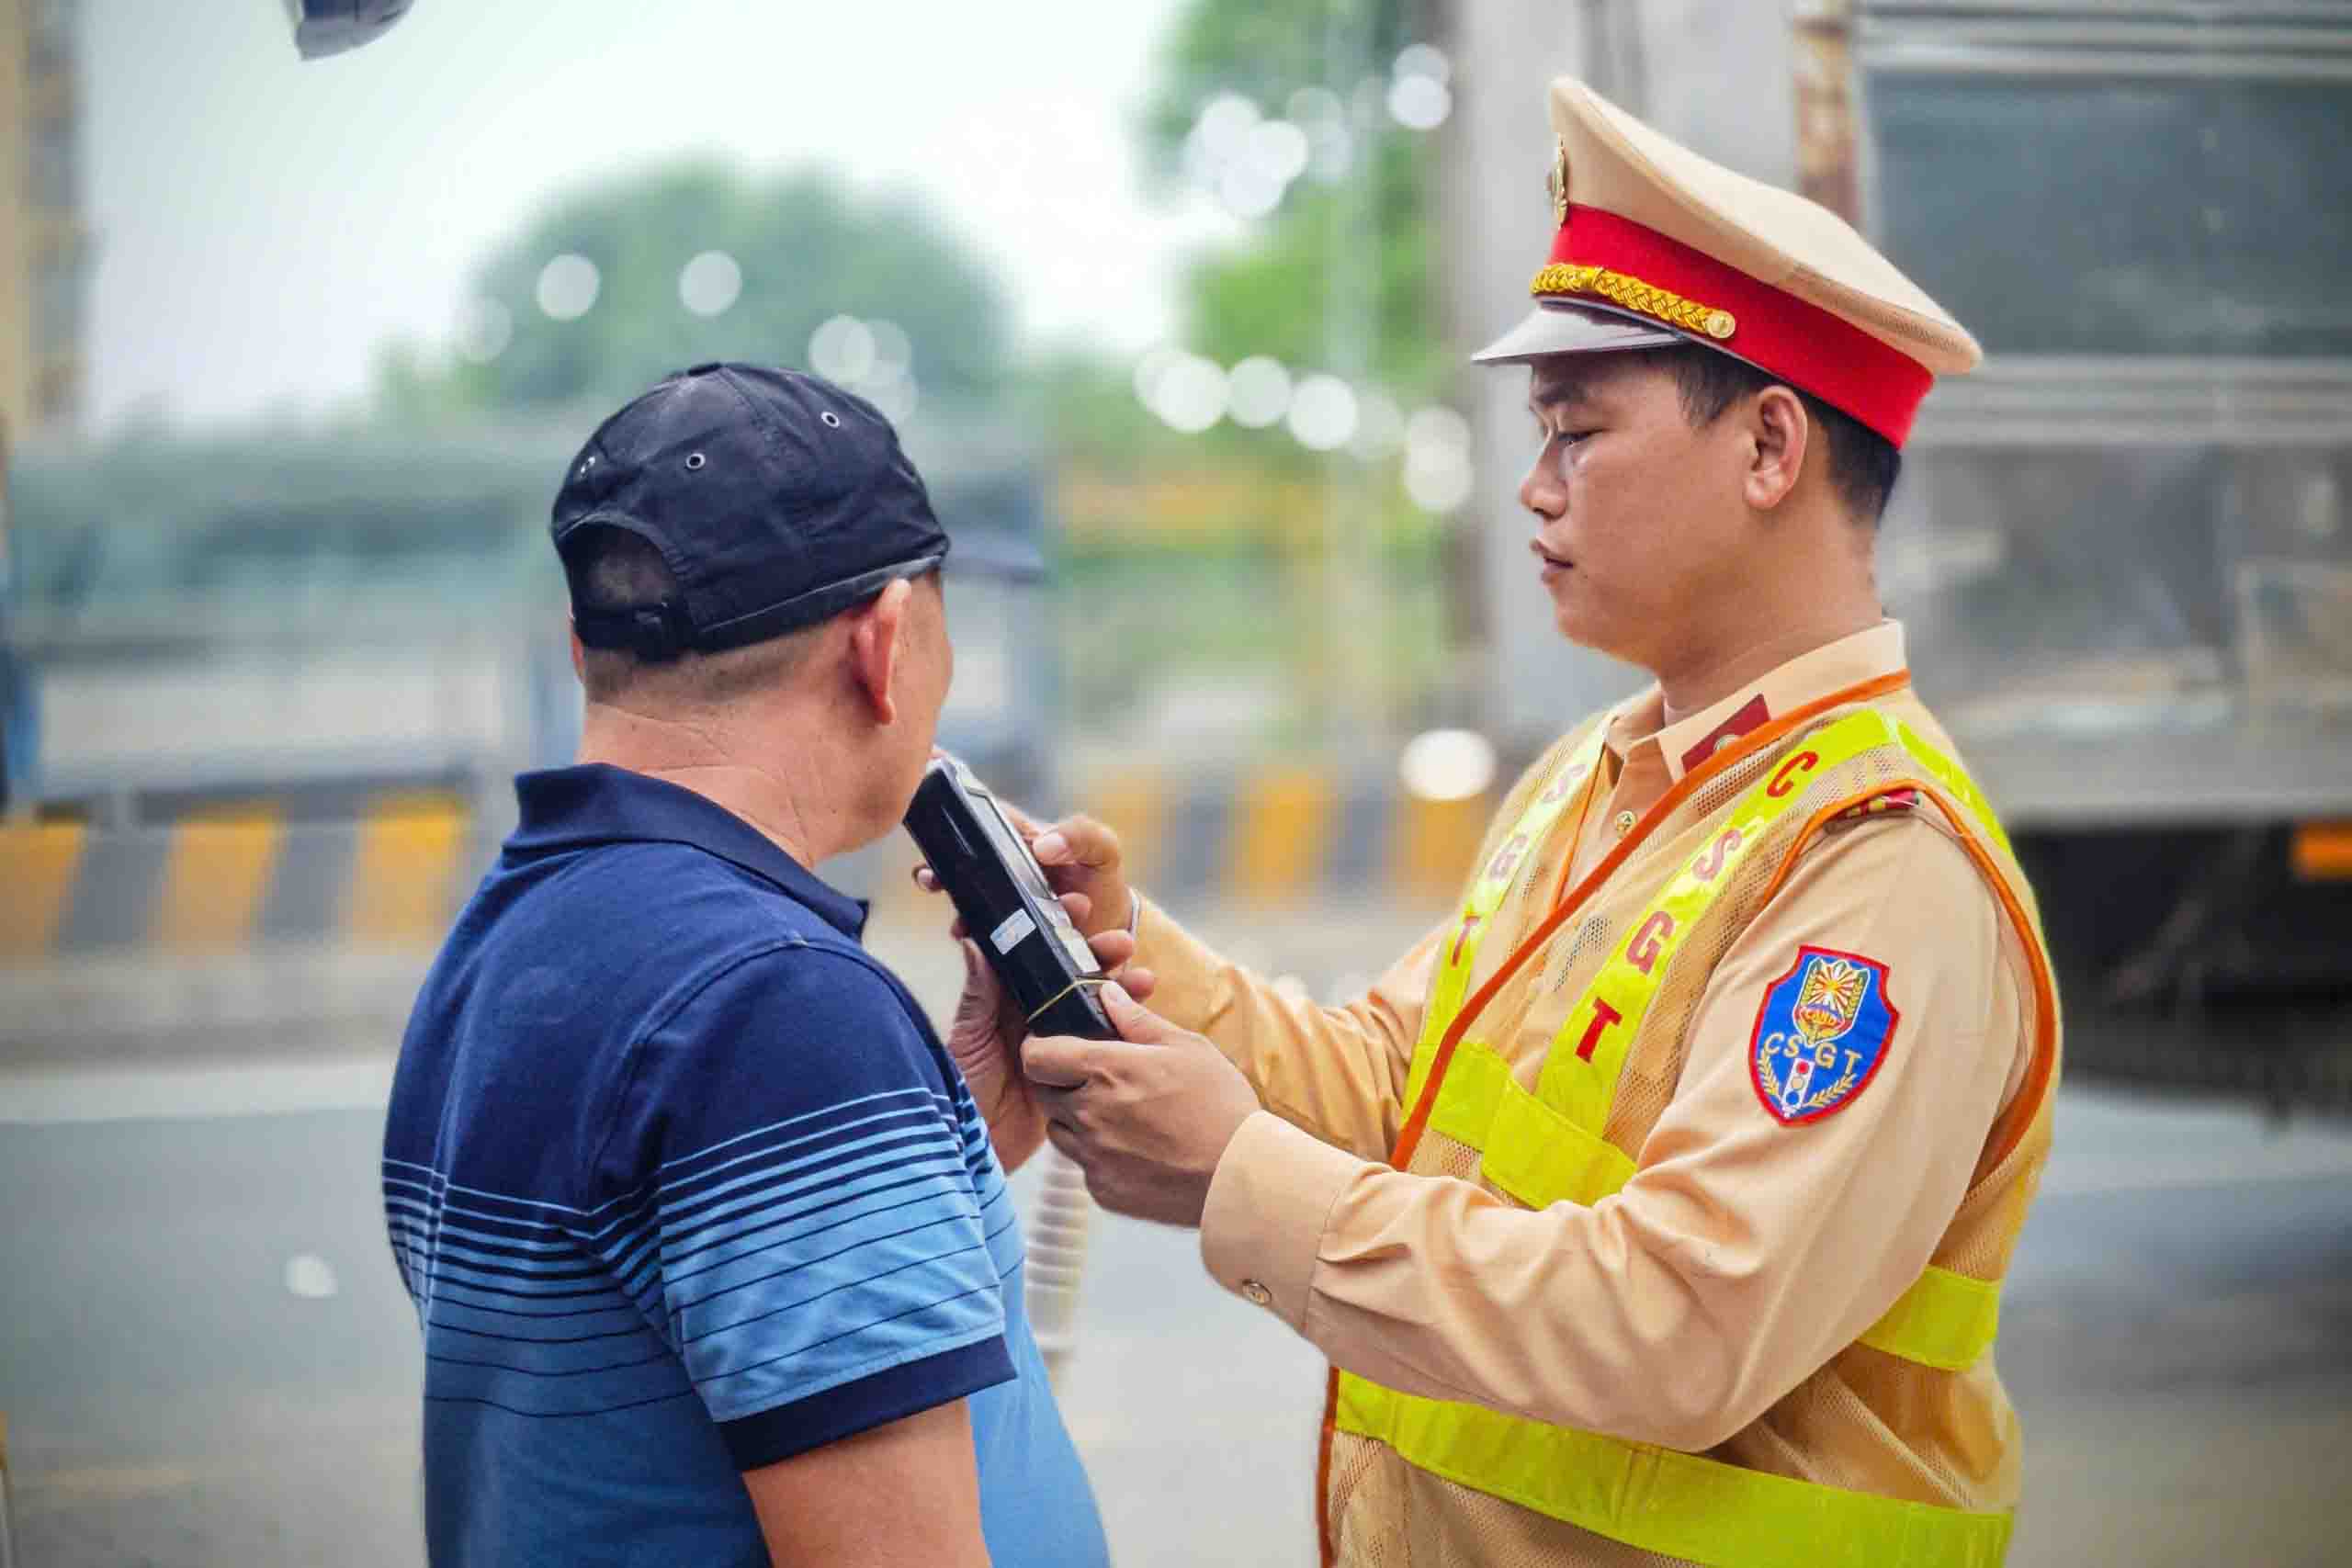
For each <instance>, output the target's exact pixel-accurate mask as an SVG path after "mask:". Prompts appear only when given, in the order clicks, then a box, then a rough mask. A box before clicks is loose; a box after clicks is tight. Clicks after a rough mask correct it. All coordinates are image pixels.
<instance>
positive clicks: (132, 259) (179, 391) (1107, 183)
mask: <svg viewBox="0 0 2352 1568" xmlns="http://www.w3.org/2000/svg"><path fill="white" fill-rule="evenodd" d="M1176 4H1177V0H1118V3H1104V0H1023V4H1022V5H1019V6H975V5H971V4H968V3H965V4H946V3H944V0H865V3H863V4H857V3H853V4H831V5H823V6H818V5H809V4H801V3H797V0H756V3H755V0H417V5H416V8H415V10H414V12H413V14H412V15H411V16H410V17H409V18H408V19H407V20H406V21H404V22H402V23H401V25H400V26H399V27H398V28H395V29H394V30H393V31H392V32H391V33H390V34H389V35H388V36H387V37H385V38H384V39H382V40H380V41H379V42H378V43H376V44H373V45H371V46H369V47H368V48H367V49H365V50H362V51H358V52H356V53H354V54H348V55H344V56H340V57H337V58H334V59H331V60H326V61H321V62H311V63H308V64H304V63H301V62H299V61H298V60H297V59H296V57H295V54H294V50H293V45H292V43H291V41H290V39H288V36H287V31H286V23H285V7H284V5H283V3H282V0H84V7H83V17H84V21H83V45H84V56H83V81H84V85H85V93H86V99H85V102H86V108H85V134H86V138H87V141H86V143H85V151H86V163H85V189H86V192H87V204H88V209H89V216H90V220H91V223H92V227H93V228H94V230H95V231H96V237H97V270H96V280H95V284H94V290H93V297H92V322H91V337H92V343H91V349H92V355H91V358H92V365H91V400H90V414H91V421H90V423H91V425H92V427H93V428H95V429H97V430H101V431H102V430H104V429H105V428H106V427H107V425H109V424H111V423H114V422H116V421H118V420H119V419H120V418H121V417H123V415H124V414H125V413H126V412H130V411H133V410H141V409H153V410H155V411H157V412H164V413H165V414H167V415H168V416H169V417H172V418H174V419H177V420H182V421H188V422H196V423H213V422H220V421H232V420H237V419H242V418H245V417H249V416H252V415H254V414H256V413H260V412H278V411H282V410H287V409H299V408H305V407H322V406H327V405H332V404H333V403H334V402H337V401H339V400H348V399H351V398H353V397H356V396H357V395H359V394H360V393H361V392H362V391H363V390H364V389H365V387H366V384H367V379H368V367H369V364H370V360H371V355H372V353H373V351H374V349H375V348H376V346H377V345H378V344H380V343H381V342H383V341H384V340H385V339H387V338H389V337H393V336H402V335H405V336H411V337H418V338H423V339H425V340H428V341H434V342H446V341H447V339H448V338H449V336H450V335H451V333H453V331H454V329H455V325H456V321H457V318H458V308H459V305H460V302H461V299H462V296H463V292H464V288H463V286H464V283H465V280H466V277H467V275H468V272H469V268H470V267H471V265H473V263H474V262H475V261H476V260H477V259H478V258H480V257H481V255H482V254H484V253H485V252H486V251H488V250H489V249H491V248H492V246H493V245H494V244H495V243H497V242H498V241H499V240H500V239H501V238H503V237H504V236H505V235H507V234H509V233H511V232H512V231H515V229H517V228H518V227H520V226H521V224H522V223H523V222H524V221H526V220H527V218H528V217H529V216H530V214H531V213H532V212H534V211H535V210H536V209H537V207H538V206H539V205H540V203H541V202H543V201H544V200H545V199H546V198H547V197H548V196H549V195H550V194H551V193H553V192H556V191H558V190H560V189H562V188H564V187H565V186H570V185H572V184H574V183H576V182H579V181H582V180H584V179H594V178H600V177H603V176H605V175H610V174H612V173H614V172H615V171H617V170H621V169H625V168H627V167H629V166H631V165H634V164H643V163H646V162H649V161H653V160H658V159H661V158H663V157H667V156H671V155H674V154H676V153H679V152H689V151H694V152H722V153H727V154H730V155H733V156H735V157H738V158H741V159H743V160H745V161H747V162H749V163H751V164H754V165H756V166H761V167H774V166H779V165H785V164H797V163H802V162H809V161H816V162H821V163H824V164H830V165H831V166H832V167H833V168H835V169H837V170H838V171H840V172H841V173H842V175H844V176H846V177H847V178H848V179H850V180H851V181H853V182H854V183H856V184H858V185H861V186H874V185H904V186H911V187H913V188H915V189H917V190H919V191H921V192H922V193H923V194H924V195H925V196H927V197H930V198H931V199H933V201H934V202H936V203H937V204H938V205H939V206H940V207H941V208H943V209H945V211H946V212H947V213H948V215H949V217H950V219H951V220H952V221H953V222H954V223H955V224H956V226H957V227H958V228H959V229H961V230H962V231H964V232H965V233H966V234H967V235H968V236H970V237H971V238H972V239H973V240H975V241H976V242H977V243H979V245H980V246H981V247H982V248H983V249H984V250H985V251H986V252H987V253H989V254H991V255H992V256H993V257H994V258H995V259H996V261H997V263H998V265H1000V266H1001V269H1002V271H1003V273H1004V275H1005V276H1006V278H1007V280H1008V281H1009V282H1010V283H1011V284H1012V287H1013V289H1014V293H1015V295H1016V298H1017V299H1018V301H1019V304H1020V307H1021V310H1022V325H1023V329H1024V332H1025V333H1027V334H1028V335H1029V337H1030V340H1031V341H1033V342H1034V341H1035V340H1036V339H1037V338H1038V337H1039V336H1056V335H1062V334H1069V333H1081V334H1084V335H1085V336H1087V337H1088V338H1090V339H1091V340H1093V341H1094V342H1096V343H1097V344H1109V345H1115V346H1119V347H1125V348H1141V347H1143V346H1145V345H1147V344H1149V343H1151V342H1153V341H1155V340H1156V339H1158V338H1159V337H1160V336H1162V335H1164V333H1166V332H1167V330H1168V326H1169V321H1170V302H1169V301H1170V294H1169V288H1170V280H1171V278H1172V276H1173V275H1174V271H1175V267H1176V265H1177V264H1178V263H1179V262H1180V261H1181V260H1182V256H1183V255H1184V254H1186V252H1187V251H1188V250H1189V249H1191V248H1193V247H1194V246H1197V245H1198V244H1199V243H1202V242H1203V241H1204V240H1207V239H1212V238H1216V237H1221V236H1224V235H1227V234H1229V233H1230V232H1232V226H1231V220H1227V219H1226V218H1223V217H1222V216H1220V215H1218V214H1217V213H1216V211H1215V210H1214V209H1211V208H1210V207H1209V206H1208V204H1207V203H1205V202H1204V201H1200V200H1195V201H1193V202H1192V203H1189V204H1187V205H1185V206H1183V207H1182V208H1181V209H1178V208H1170V207H1167V206H1162V205H1158V204H1154V203H1149V202H1147V200H1146V199H1145V197H1144V195H1143V193H1142V191H1141V190H1140V188H1139V179H1138V171H1137V168H1136V155H1135V137H1134V133H1133V130H1132V118H1133V115H1134V112H1135V107H1136V105H1137V104H1138V103H1139V102H1140V99H1141V96H1142V95H1143V93H1144V90H1145V88H1146V85H1147V84H1148V80H1149V73H1150V70H1151V66H1152V62H1153V58H1154V51H1155V48H1156V46H1157V44H1158V41H1159V37H1160V34H1161V33H1162V31H1163V30H1164V28H1166V26H1167V24H1168V22H1169V19H1170V14H1171V13H1172V12H1173V11H1174V9H1175V8H1176ZM681 246H682V248H681V254H680V255H681V261H683V260H684V257H685V256H687V255H689V254H693V252H694V251H695V250H696V249H699V248H700V247H699V246H697V245H695V243H693V241H692V238H691V237H690V236H682V237H681Z"/></svg>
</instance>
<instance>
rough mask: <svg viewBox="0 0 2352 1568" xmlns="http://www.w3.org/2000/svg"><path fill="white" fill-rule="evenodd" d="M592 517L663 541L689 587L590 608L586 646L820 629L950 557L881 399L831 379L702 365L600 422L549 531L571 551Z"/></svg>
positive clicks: (739, 642)
mask: <svg viewBox="0 0 2352 1568" xmlns="http://www.w3.org/2000/svg"><path fill="white" fill-rule="evenodd" d="M594 528H619V529H623V530H625V531H627V532H628V533H631V534H634V535H636V536H638V537H639V538H640V539H643V540H644V541H645V542H646V543H647V544H649V545H651V546H652V547H654V548H655V549H657V550H659V551H660V552H661V555H662V560H663V561H664V562H665V563H666V564H667V565H668V566H669V569H670V572H671V575H672V576H673V577H674V578H675V579H676V580H677V584H678V591H677V592H676V594H675V595H674V596H673V597H671V598H668V599H664V600H663V601H662V603H660V604H649V605H636V606H630V607H628V608H626V609H618V610H613V609H594V608H583V607H582V605H581V604H579V603H578V601H577V598H576V597H575V599H574V602H573V604H572V613H571V619H572V625H573V626H574V628H575V629H576V630H577V631H578V632H579V634H580V640H581V642H582V643H583V644H585V645H586V646H587V647H590V648H625V649H630V650H631V651H633V652H635V653H636V654H637V655H638V656H639V657H640V658H644V659H650V660H664V659H673V658H675V657H677V656H678V655H679V654H681V653H685V652H689V651H693V652H700V653H715V652H718V651H719V650H721V649H729V648H741V647H743V646H745V645H746V644H749V643H755V642H764V641H766V640H768V639H769V638H771V637H782V636H784V635H785V634H786V633H787V632H791V631H795V630H797V629H798V628H799V627H802V626H813V625H815V624H816V623H817V622H819V621H821V620H824V619H826V618H827V617H828V616H831V615H837V614H839V613H840V612H841V611H842V610H845V609H848V608H849V607H850V606H851V605H853V604H858V603H860V602H861V601H863V600H865V599H869V598H871V597H873V596H874V595H875V594H876V593H878V592H881V591H882V590H883V589H884V588H886V587H888V585H889V584H890V582H891V581H893V580H895V579H898V578H901V577H920V576H922V574H923V573H925V572H927V571H930V570H933V568H935V567H937V566H938V565H939V564H940V562H941V561H942V560H943V559H944V558H945V557H946V555H947V533H946V530H945V529H944V528H942V527H941V526H940V525H939V519H938V518H937V517H935V516H934V515H933V513H932V510H931V497H930V494H929V492H928V491H925V490H924V489H923V483H922V476H921V475H919V474H917V473H916V472H915V468H914V465H913V464H912V463H910V462H909V461H908V460H907V456H906V454H905V453H904V452H902V451H900V450H899V437H898V433H897V432H895V431H894V430H892V429H891V428H890V422H889V421H888V420H887V419H885V418H883V417H882V413H881V412H880V411H879V410H877V409H876V407H875V406H874V405H873V404H872V403H869V402H867V401H866V400H865V399H864V398H861V397H858V396H857V395H856V394H854V393H853V392H846V391H843V390H842V389H841V388H839V387H836V386H834V385H833V384H832V383H831V382H830V381H827V380H824V379H822V378H819V377H815V376H808V375H803V374H801V373H800V372H798V371H796V370H775V369H770V368H768V367H765V366H761V365H732V364H727V365H722V364H717V363H713V364H708V365H697V366H695V367H693V368H691V369H688V370H683V371H680V372H679V373H678V374H676V375H674V376H672V377H669V378H667V379H665V380H663V381H662V384H661V385H659V386H657V387H655V388H654V389H652V390H651V391H650V392H647V393H645V394H643V395H642V396H640V397H639V398H637V399H636V400H633V401H632V402H630V403H629V404H628V406H627V407H625V408H623V409H622V410H621V411H620V412H618V413H616V414H615V415H613V416H612V417H611V418H610V419H608V420H606V421H605V423H603V424H601V425H599V426H597V427H596V433H595V434H594V435H591V436H590V437H589V438H588V444H587V445H586V446H582V448H581V449H580V452H579V455H578V456H576V457H573V458H572V460H571V468H570V469H569V470H568V471H567V472H566V473H565V475H564V480H563V488H562V490H561V491H559V492H558V493H557V495H556V498H555V512H554V516H553V518H552V520H551V522H550V523H549V525H548V531H549V533H550V535H551V536H553V538H554V540H555V547H556V553H557V554H558V555H560V556H562V557H563V558H565V561H566V564H567V565H568V564H570V562H571V550H572V548H573V547H575V546H576V545H577V544H578V543H579V542H580V541H581V540H582V538H583V537H584V536H586V533H587V531H588V530H590V529H594Z"/></svg>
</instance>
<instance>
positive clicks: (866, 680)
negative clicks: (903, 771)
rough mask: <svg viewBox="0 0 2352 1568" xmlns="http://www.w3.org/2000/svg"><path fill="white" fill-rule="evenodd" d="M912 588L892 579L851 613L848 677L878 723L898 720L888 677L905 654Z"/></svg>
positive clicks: (896, 668) (897, 707)
mask: <svg viewBox="0 0 2352 1568" xmlns="http://www.w3.org/2000/svg"><path fill="white" fill-rule="evenodd" d="M913 597H914V589H913V587H912V586H911V585H910V584H909V583H908V581H907V580H906V579H905V578H903V577H901V578H898V579H896V580H894V581H892V582H891V584H890V586H888V588H885V589H884V590H882V592H879V593H877V594H876V595H875V596H874V597H873V599H872V600H870V601H869V602H868V603H867V604H866V605H865V608H864V609H862V610H853V611H851V612H850V617H851V621H850V631H849V667H850V678H851V679H852V680H854V682H857V688H858V690H859V691H860V692H862V693H863V694H865V700H866V702H867V703H868V704H869V705H871V706H872V708H873V710H874V717H875V719H876V722H877V723H881V724H893V723H896V722H897V721H898V717H899V705H898V700H897V699H896V698H895V697H893V696H892V695H891V693H890V678H891V676H892V675H893V674H895V673H896V672H897V671H898V668H899V656H900V655H901V654H902V653H903V652H904V651H905V648H904V638H905V635H906V626H907V605H908V603H909V602H910V600H912V599H913Z"/></svg>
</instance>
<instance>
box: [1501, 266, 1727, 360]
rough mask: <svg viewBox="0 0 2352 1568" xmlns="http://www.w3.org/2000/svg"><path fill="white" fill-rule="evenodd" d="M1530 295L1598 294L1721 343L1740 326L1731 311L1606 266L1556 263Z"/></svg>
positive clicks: (1539, 276)
mask: <svg viewBox="0 0 2352 1568" xmlns="http://www.w3.org/2000/svg"><path fill="white" fill-rule="evenodd" d="M1527 291H1528V292H1529V293H1530V294H1598V295H1600V297H1601V298H1602V299H1606V300H1608V301H1609V302H1610V303H1611V304H1612V305H1622V306H1623V307H1624V308H1625V309H1626V310H1639V311H1640V312H1641V313H1642V314H1643V315H1645V316H1655V317H1657V319H1658V320H1659V321H1664V322H1665V323H1666V324H1667V325H1668V326H1670V327H1680V328H1681V329H1682V330H1683V331H1684V332H1687V333H1702V334H1703V335H1705V336H1707V337H1711V338H1714V339H1716V340H1717V341H1718V342H1720V341H1721V340H1723V339H1724V338H1727V337H1729V336H1731V334H1732V333H1734V332H1736V331H1737V330H1738V328H1739V323H1738V322H1737V321H1735V320H1733V318H1732V313H1731V312H1730V311H1729V310H1717V309H1715V308H1714V307H1713V306H1712V305H1702V304H1700V303H1699V302H1698V301H1697V300H1695V299H1684V298H1682V296H1681V295H1679V294H1671V293H1668V291H1667V290H1665V289H1663V288H1656V287H1654V286H1653V285H1650V284H1647V283H1644V282H1643V281H1642V280H1641V279H1640V278H1638V277H1628V276H1625V275H1624V274H1623V273H1622V272H1611V271H1610V270H1609V269H1608V268H1607V267H1605V266H1572V265H1568V264H1567V263H1565V262H1554V263H1553V264H1552V265H1549V266H1547V267H1545V268H1544V270H1543V271H1541V272H1539V273H1537V274H1536V275H1535V281H1534V282H1533V283H1532V284H1530V285H1529V286H1528V289H1527Z"/></svg>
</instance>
